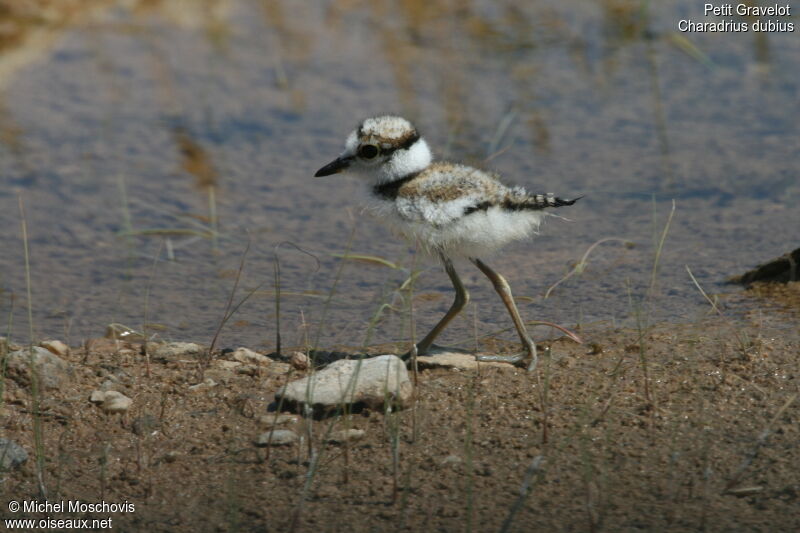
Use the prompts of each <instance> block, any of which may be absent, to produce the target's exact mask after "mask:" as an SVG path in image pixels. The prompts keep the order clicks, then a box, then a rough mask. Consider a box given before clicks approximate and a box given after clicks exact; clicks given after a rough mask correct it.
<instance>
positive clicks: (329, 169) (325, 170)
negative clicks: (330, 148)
mask: <svg viewBox="0 0 800 533" xmlns="http://www.w3.org/2000/svg"><path fill="white" fill-rule="evenodd" d="M352 161H353V156H349V157H337V158H336V159H335V160H334V161H331V162H330V163H328V164H327V165H325V166H324V167H322V168H321V169H319V170H317V173H316V174H314V177H315V178H321V177H323V176H330V175H331V174H338V173H339V172H342V171H343V170H345V169H346V168H347V167H349V166H350V163H351V162H352Z"/></svg>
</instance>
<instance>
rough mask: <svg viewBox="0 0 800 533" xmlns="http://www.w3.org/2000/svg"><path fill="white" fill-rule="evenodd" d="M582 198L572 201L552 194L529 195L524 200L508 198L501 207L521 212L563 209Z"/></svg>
mask: <svg viewBox="0 0 800 533" xmlns="http://www.w3.org/2000/svg"><path fill="white" fill-rule="evenodd" d="M581 198H583V196H578V197H577V198H574V199H572V200H565V199H563V198H559V197H557V196H555V195H553V194H531V195H528V196H526V197H525V198H523V199H521V200H518V199H516V198H514V199H512V198H508V199H507V200H506V201H505V202H504V203H503V207H504V208H506V209H510V210H512V211H521V210H523V209H532V210H538V209H546V208H548V207H564V206H565V205H572V204H574V203H575V202H577V201H578V200H580V199H581Z"/></svg>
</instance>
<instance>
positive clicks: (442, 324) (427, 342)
mask: <svg viewBox="0 0 800 533" xmlns="http://www.w3.org/2000/svg"><path fill="white" fill-rule="evenodd" d="M441 258H442V263H444V270H445V272H447V275H448V276H450V281H452V282H453V288H454V289H455V290H456V298H455V300H453V305H451V306H450V309H448V310H447V313H446V314H445V315H444V316H443V317H442V319H441V320H440V321H439V323H438V324H436V325H435V326H433V329H432V330H431V331H430V333H428V334H427V335H425V338H424V339H422V340H421V341H420V342H418V343H417V353H418V354H419V355H425V353H426V352H427V351H428V350H429V349H430V347H431V345H432V344H433V341H434V339H436V337H438V336H439V333H441V332H442V330H443V329H444V328H446V327H447V324H449V323H450V321H451V320H453V317H455V316H456V315H457V314H458V313H459V312H460V311H461V310H462V309H463V308H464V306H465V305H467V303H469V292H467V289H466V288H465V287H464V284H463V283H462V282H461V278H459V277H458V273H457V272H456V269H455V267H453V262H452V261H450V259H448V258H447V257H445V256H444V255H442V256H441ZM409 356H410V352H409V353H407V354H405V356H404V358H406V359H407V358H408V357H409Z"/></svg>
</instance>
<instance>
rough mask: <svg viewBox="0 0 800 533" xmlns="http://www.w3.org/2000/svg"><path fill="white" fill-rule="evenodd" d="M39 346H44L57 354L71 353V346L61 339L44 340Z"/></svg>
mask: <svg viewBox="0 0 800 533" xmlns="http://www.w3.org/2000/svg"><path fill="white" fill-rule="evenodd" d="M39 346H41V347H42V348H44V349H45V350H49V351H50V352H51V353H54V354H56V355H68V354H69V346H67V345H66V344H64V343H63V342H61V341H57V340H52V341H42V342H40V343H39Z"/></svg>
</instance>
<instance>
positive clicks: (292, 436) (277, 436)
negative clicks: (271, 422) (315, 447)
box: [255, 429, 299, 447]
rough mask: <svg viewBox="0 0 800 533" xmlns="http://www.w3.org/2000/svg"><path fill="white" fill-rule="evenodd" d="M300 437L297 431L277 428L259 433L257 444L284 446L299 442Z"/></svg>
mask: <svg viewBox="0 0 800 533" xmlns="http://www.w3.org/2000/svg"><path fill="white" fill-rule="evenodd" d="M270 435H271V436H270ZM298 438H299V437H298V436H297V433H295V432H294V431H291V430H289V429H275V430H272V431H266V432H264V433H262V434H261V435H259V436H258V438H257V439H256V441H255V445H256V446H258V447H265V446H284V445H287V444H292V443H294V442H297V440H298Z"/></svg>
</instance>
